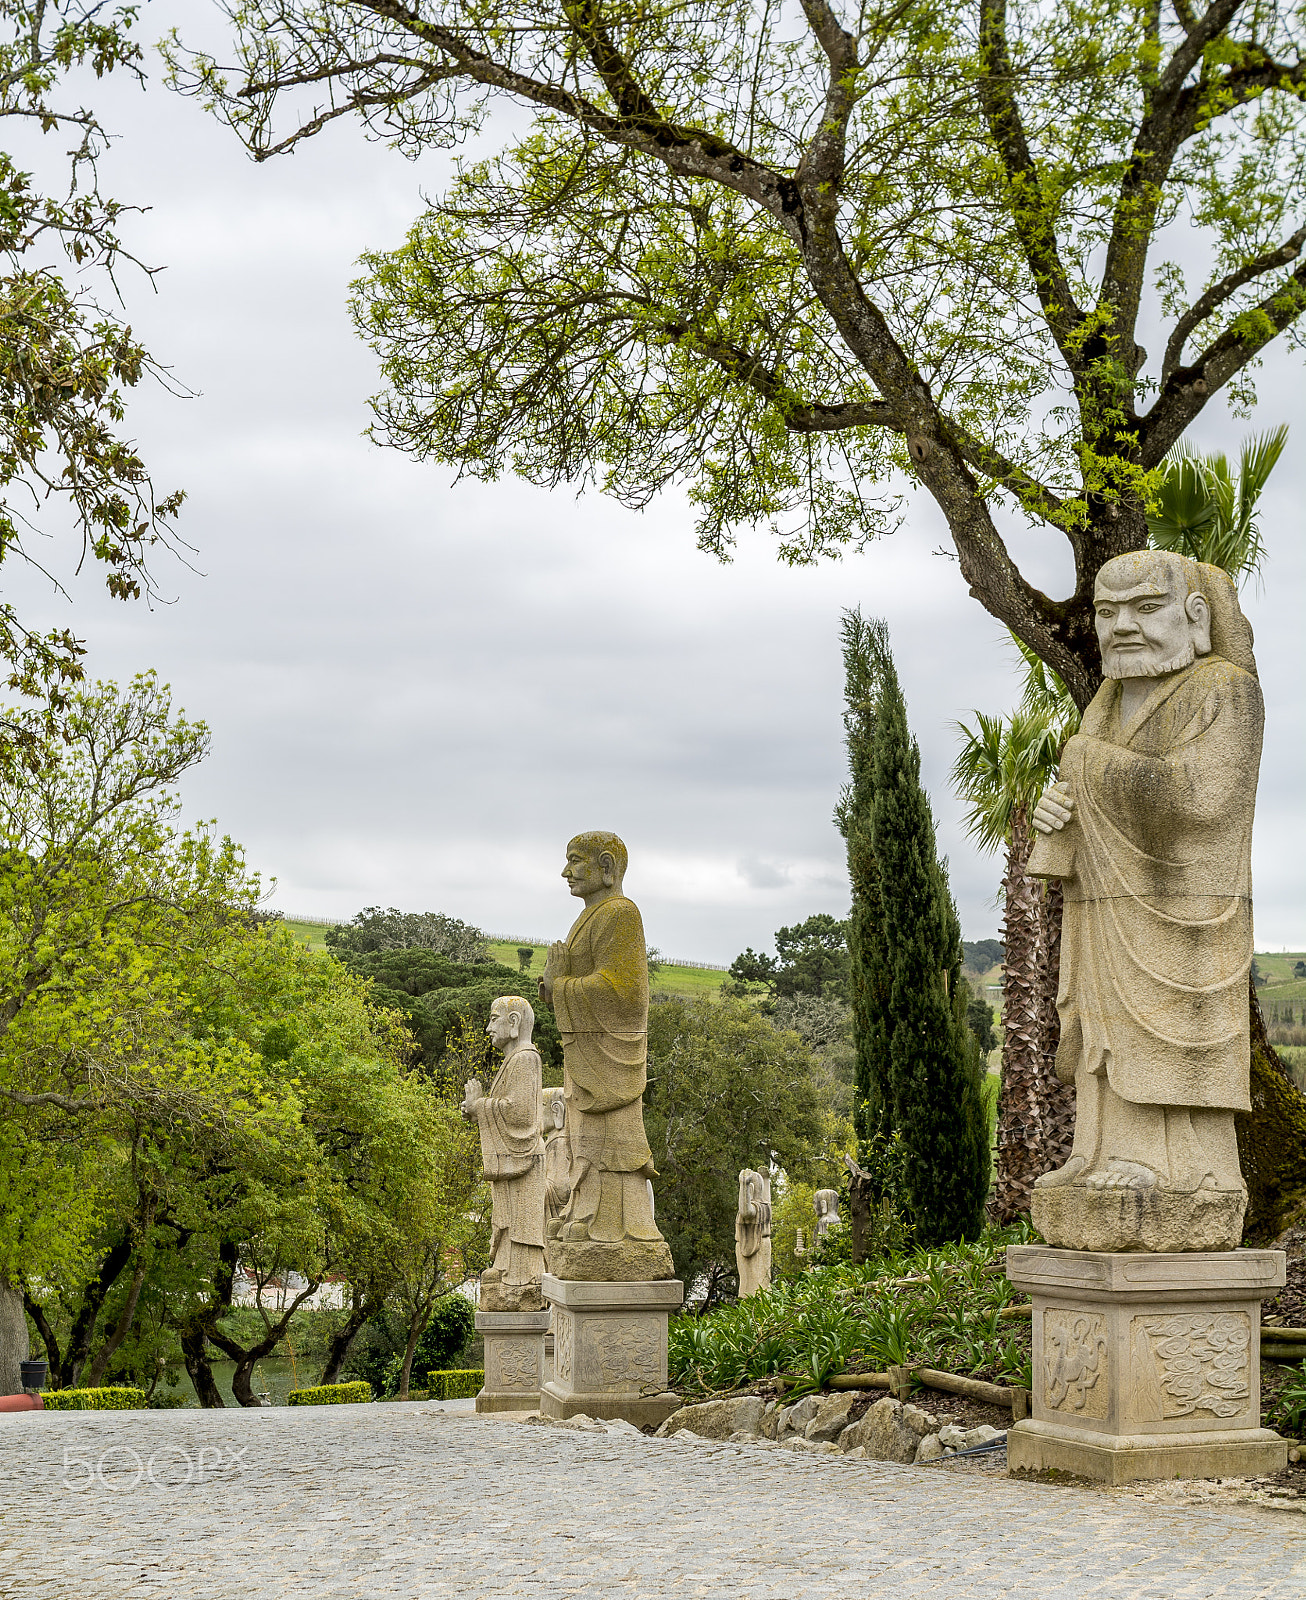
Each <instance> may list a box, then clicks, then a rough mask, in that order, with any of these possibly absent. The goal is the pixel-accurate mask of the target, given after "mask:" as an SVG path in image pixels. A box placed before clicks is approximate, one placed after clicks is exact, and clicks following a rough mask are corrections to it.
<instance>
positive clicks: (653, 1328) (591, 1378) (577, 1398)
mask: <svg viewBox="0 0 1306 1600" xmlns="http://www.w3.org/2000/svg"><path fill="white" fill-rule="evenodd" d="M544 1295H545V1298H546V1299H547V1300H548V1301H549V1302H550V1303H551V1304H552V1306H553V1308H554V1350H553V1377H552V1378H551V1379H550V1380H549V1382H547V1383H546V1384H545V1385H544V1387H543V1390H542V1391H541V1394H540V1410H541V1411H543V1413H544V1414H545V1416H546V1417H574V1416H577V1415H579V1414H580V1413H581V1412H584V1413H585V1415H586V1416H589V1417H604V1418H614V1417H620V1418H621V1419H622V1420H623V1421H625V1422H631V1423H633V1424H634V1425H635V1426H636V1427H637V1428H642V1427H645V1426H646V1425H649V1424H651V1425H652V1426H654V1427H660V1426H661V1424H662V1423H664V1422H665V1421H666V1419H667V1418H668V1417H669V1416H670V1415H671V1413H672V1412H673V1411H676V1410H678V1409H679V1406H680V1398H679V1396H678V1395H675V1394H672V1393H671V1392H670V1390H669V1389H668V1388H667V1317H668V1315H669V1313H670V1312H672V1311H674V1310H675V1309H676V1308H677V1307H678V1306H679V1305H680V1303H681V1301H682V1300H683V1299H684V1296H685V1286H684V1284H682V1283H681V1282H679V1280H678V1279H675V1278H663V1279H658V1280H652V1281H645V1282H643V1283H594V1282H592V1281H589V1280H574V1279H570V1278H556V1277H554V1276H553V1274H552V1273H545V1275H544Z"/></svg>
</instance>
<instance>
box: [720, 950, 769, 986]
mask: <svg viewBox="0 0 1306 1600" xmlns="http://www.w3.org/2000/svg"><path fill="white" fill-rule="evenodd" d="M775 969H776V959H775V957H774V956H768V955H765V954H763V955H758V954H757V952H756V951H755V950H754V949H753V947H752V945H749V946H748V948H747V949H746V950H744V951H743V953H742V954H740V955H737V956H736V957H735V959H734V960H733V961H732V962H731V963H730V976H731V978H732V979H733V980H734V985H735V989H736V993H737V994H744V993H747V992H748V991H749V990H750V989H755V988H758V987H761V988H764V989H765V990H766V991H767V992H768V993H769V994H773V993H774V992H775V987H774V986H775Z"/></svg>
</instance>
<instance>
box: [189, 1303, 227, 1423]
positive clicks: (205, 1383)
mask: <svg viewBox="0 0 1306 1600" xmlns="http://www.w3.org/2000/svg"><path fill="white" fill-rule="evenodd" d="M204 1339H205V1330H204V1328H203V1327H202V1326H200V1324H199V1323H196V1322H192V1323H188V1324H187V1325H186V1327H184V1328H183V1329H182V1330H181V1357H182V1360H183V1361H184V1362H185V1363H186V1371H187V1373H188V1374H189V1375H190V1381H191V1382H192V1383H193V1384H194V1385H195V1393H196V1394H197V1395H198V1396H199V1402H200V1404H201V1405H202V1406H204V1407H205V1408H206V1409H210V1410H211V1409H215V1408H216V1409H218V1410H225V1409H226V1401H225V1400H224V1399H223V1398H222V1396H221V1395H220V1394H219V1393H218V1386H217V1384H216V1383H215V1382H214V1381H213V1366H212V1364H211V1362H210V1361H209V1356H208V1351H207V1350H206V1349H205V1344H204Z"/></svg>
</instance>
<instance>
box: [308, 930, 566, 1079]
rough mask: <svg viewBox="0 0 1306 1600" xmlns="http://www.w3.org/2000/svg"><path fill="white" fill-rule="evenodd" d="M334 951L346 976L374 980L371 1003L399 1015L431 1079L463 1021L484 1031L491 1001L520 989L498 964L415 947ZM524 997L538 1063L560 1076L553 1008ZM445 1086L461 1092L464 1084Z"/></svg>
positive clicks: (517, 976) (514, 975) (517, 979)
mask: <svg viewBox="0 0 1306 1600" xmlns="http://www.w3.org/2000/svg"><path fill="white" fill-rule="evenodd" d="M360 914H361V913H360ZM333 948H334V950H335V953H336V955H337V956H338V957H339V958H340V960H341V961H342V962H343V963H344V965H345V966H347V967H348V968H349V970H350V972H353V973H355V974H356V975H357V976H358V977H360V978H370V979H371V980H372V985H373V987H372V993H371V999H372V1002H373V1004H374V1005H378V1006H386V1007H389V1008H390V1009H392V1010H395V1011H399V1012H401V1013H402V1014H403V1018H404V1021H405V1022H406V1023H407V1025H408V1027H409V1029H410V1030H411V1031H412V1034H413V1037H414V1039H415V1040H416V1042H417V1046H418V1054H417V1058H416V1060H417V1064H418V1065H419V1066H421V1067H422V1068H423V1069H424V1070H425V1071H426V1072H428V1073H430V1074H432V1075H435V1074H436V1073H438V1071H439V1069H440V1066H441V1063H442V1062H443V1061H444V1058H445V1056H446V1054H447V1053H448V1051H449V1050H450V1048H451V1045H452V1043H453V1041H454V1040H456V1039H457V1038H458V1037H459V1034H460V1029H461V1022H462V1019H463V1018H464V1017H465V1018H467V1020H468V1021H469V1023H471V1024H473V1025H475V1026H478V1027H480V1028H484V1027H485V1025H486V1023H487V1022H488V1021H489V1020H490V1007H491V1006H492V1005H493V1004H494V1002H495V1000H497V999H498V998H499V996H500V995H504V994H516V993H517V992H518V990H520V988H521V986H522V974H521V973H520V972H519V971H515V970H514V969H513V968H512V967H508V966H504V965H502V964H501V963H500V962H497V961H489V960H485V961H475V962H464V961H454V960H451V959H450V958H449V957H448V956H445V955H441V954H440V953H439V952H438V951H435V950H428V949H419V948H412V949H390V950H368V951H362V952H354V951H351V950H349V949H347V948H345V949H342V948H341V947H339V946H334V947H333ZM526 998H527V999H528V1000H529V1001H530V1002H531V1006H532V1008H533V1009H534V1011H535V1045H536V1048H537V1049H538V1050H539V1052H540V1056H541V1059H542V1060H543V1062H544V1064H545V1066H546V1068H548V1067H552V1068H554V1069H556V1071H558V1072H560V1071H561V1069H562V1039H561V1037H560V1036H559V1033H558V1025H557V1022H556V1020H555V1019H554V1015H553V1008H552V1007H551V1006H550V1005H549V1004H548V1002H547V1001H545V1000H542V999H539V998H538V997H537V996H535V995H527V996H526ZM559 1081H560V1080H559ZM449 1087H451V1088H452V1087H456V1088H457V1089H458V1090H460V1091H461V1089H462V1083H461V1082H459V1083H458V1084H457V1085H453V1084H452V1083H450V1084H449Z"/></svg>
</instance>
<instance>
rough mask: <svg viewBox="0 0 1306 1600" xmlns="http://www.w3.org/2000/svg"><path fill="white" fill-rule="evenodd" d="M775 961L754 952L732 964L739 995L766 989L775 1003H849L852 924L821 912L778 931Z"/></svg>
mask: <svg viewBox="0 0 1306 1600" xmlns="http://www.w3.org/2000/svg"><path fill="white" fill-rule="evenodd" d="M775 948H776V954H775V955H774V956H768V955H757V954H756V953H755V952H754V951H753V950H752V948H751V947H750V948H749V949H747V950H745V951H744V952H743V954H742V955H738V956H736V957H735V959H734V960H733V961H732V962H731V964H730V976H731V978H732V979H733V980H734V982H735V984H736V985H737V986H741V987H740V988H739V989H738V991H737V992H739V993H744V992H747V990H748V989H749V988H750V987H754V988H755V987H757V986H761V987H762V988H764V989H765V990H766V992H767V993H768V994H769V995H770V996H771V997H773V998H783V999H788V1000H792V999H793V998H795V996H797V995H822V996H826V997H828V998H830V999H834V1000H842V999H844V997H845V995H846V992H847V988H848V924H847V923H846V922H841V921H840V920H839V918H837V917H832V916H830V915H829V913H828V912H824V911H822V912H817V913H816V914H815V915H814V916H810V917H808V918H807V919H806V920H805V921H803V922H797V923H795V924H794V925H793V927H791V928H777V929H776V933H775Z"/></svg>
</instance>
